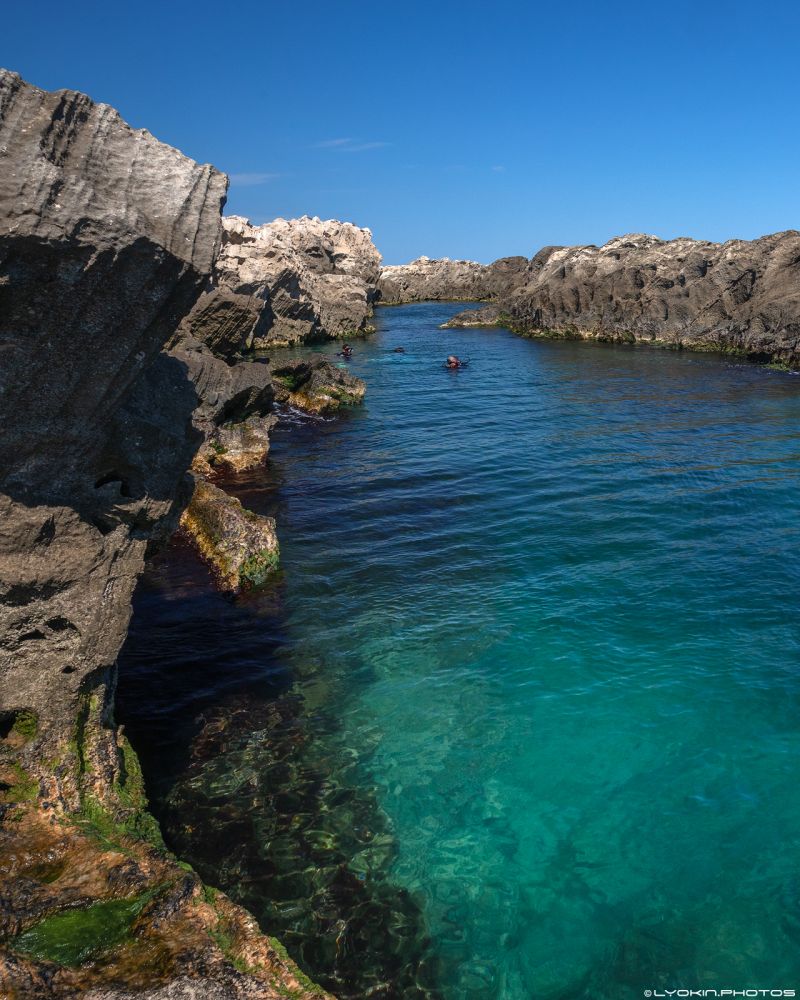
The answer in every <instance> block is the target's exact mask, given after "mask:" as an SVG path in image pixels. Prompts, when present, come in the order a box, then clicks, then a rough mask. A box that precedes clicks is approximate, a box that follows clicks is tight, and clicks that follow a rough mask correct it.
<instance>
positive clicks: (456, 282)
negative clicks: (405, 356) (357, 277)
mask: <svg viewBox="0 0 800 1000" xmlns="http://www.w3.org/2000/svg"><path fill="white" fill-rule="evenodd" d="M527 266H528V260H527V258H526V257H501V258H500V260H496V261H494V263H492V264H479V263H478V262H477V261H474V260H450V258H449V257H442V258H440V259H437V260H434V259H431V258H430V257H418V258H417V259H416V260H412V261H411V263H410V264H389V265H387V266H385V267H382V268H381V270H380V278H379V281H378V301H379V302H380V303H381V304H382V305H402V304H404V303H409V302H425V301H429V302H430V301H464V302H482V301H484V300H487V299H494V298H497V297H499V296H501V295H505V294H507V293H508V292H509V291H510V290H511V289H512V288H514V287H515V286H516V285H517V284H518V283H519V282H520V281H521V280H523V278H524V275H525V270H526V268H527Z"/></svg>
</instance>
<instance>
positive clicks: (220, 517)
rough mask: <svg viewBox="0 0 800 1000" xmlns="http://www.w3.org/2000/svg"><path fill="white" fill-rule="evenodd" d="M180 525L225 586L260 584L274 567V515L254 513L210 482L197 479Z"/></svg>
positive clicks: (276, 552)
mask: <svg viewBox="0 0 800 1000" xmlns="http://www.w3.org/2000/svg"><path fill="white" fill-rule="evenodd" d="M181 526H182V527H183V529H184V530H185V531H186V533H187V534H188V535H189V537H190V538H191V539H192V541H193V542H194V543H195V545H196V546H197V548H198V549H199V551H200V553H201V555H202V556H203V557H204V558H205V559H207V560H208V562H209V563H211V565H212V566H213V568H214V570H215V571H216V573H217V576H218V579H219V583H220V585H221V586H222V587H223V588H224V589H226V590H232V591H238V590H241V589H242V588H248V587H260V586H262V585H263V584H264V583H265V582H266V581H267V580H268V579H269V577H270V576H272V575H273V574H274V572H275V571H276V570H277V568H278V562H279V551H280V550H279V546H278V537H277V534H276V533H275V519H274V518H272V517H263V516H261V515H259V514H254V513H253V512H252V511H249V510H247V509H246V508H244V507H243V506H242V504H241V503H240V501H239V500H237V499H236V498H235V497H232V496H229V495H228V494H227V493H225V492H224V490H221V489H219V488H218V487H216V486H214V485H212V484H211V483H208V482H205V481H204V480H200V481H199V482H198V483H197V485H196V486H195V491H194V495H193V496H192V500H191V502H190V504H189V506H188V507H187V508H186V510H185V511H184V514H183V517H182V518H181Z"/></svg>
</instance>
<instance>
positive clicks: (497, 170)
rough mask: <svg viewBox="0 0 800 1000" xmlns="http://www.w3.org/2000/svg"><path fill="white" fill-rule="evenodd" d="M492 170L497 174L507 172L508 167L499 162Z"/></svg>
mask: <svg viewBox="0 0 800 1000" xmlns="http://www.w3.org/2000/svg"><path fill="white" fill-rule="evenodd" d="M492 170H493V171H494V172H495V173H496V174H504V173H505V172H506V168H505V167H504V166H502V165H500V164H498V165H497V166H496V167H492Z"/></svg>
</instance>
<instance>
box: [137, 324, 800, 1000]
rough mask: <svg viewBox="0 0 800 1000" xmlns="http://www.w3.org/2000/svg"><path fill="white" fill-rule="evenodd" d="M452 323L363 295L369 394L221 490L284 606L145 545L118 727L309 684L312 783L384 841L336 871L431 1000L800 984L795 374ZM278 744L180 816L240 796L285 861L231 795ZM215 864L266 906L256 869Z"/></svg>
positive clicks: (247, 759) (203, 771)
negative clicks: (404, 945) (270, 531)
mask: <svg viewBox="0 0 800 1000" xmlns="http://www.w3.org/2000/svg"><path fill="white" fill-rule="evenodd" d="M455 308H457V307H454V306H452V305H448V304H438V305H431V304H425V305H414V306H408V307H402V308H393V309H384V310H381V311H380V312H379V316H378V327H379V330H378V333H377V335H376V336H375V337H374V338H373V339H372V340H371V341H369V342H367V343H358V344H357V345H356V356H355V358H354V359H353V361H352V362H351V364H350V368H351V370H352V371H353V372H354V373H355V374H357V375H360V376H361V377H363V378H364V379H365V380H366V381H367V383H368V395H367V400H366V405H365V406H364V407H363V408H362V409H359V410H353V411H351V412H349V413H346V414H345V415H344V416H343V417H342V418H340V419H338V420H336V421H333V422H330V423H322V424H305V425H302V426H299V427H298V426H292V425H291V424H286V425H284V426H283V427H282V428H281V429H280V430H279V431H278V432H277V434H276V436H275V443H274V446H273V451H272V455H271V464H270V468H269V470H267V471H264V470H259V471H257V472H256V473H251V474H248V475H246V476H245V477H243V478H242V479H241V480H240V481H239V484H238V487H237V488H238V490H239V493H240V495H242V496H243V497H244V498H245V502H246V503H248V504H249V505H250V506H252V507H254V508H255V509H259V510H262V511H270V512H275V513H276V514H277V516H278V519H279V536H280V541H281V547H282V559H283V565H284V567H285V576H284V580H283V583H282V589H281V593H280V598H279V599H278V598H275V599H274V601H275V606H273V604H272V603H270V601H271V600H272V599H271V598H267V599H266V603H264V601H263V600H262V602H261V603H259V601H258V600H255V601H254V600H253V599H252V598H250V599H243V600H241V601H239V602H238V603H231V602H230V601H227V600H226V599H225V598H222V597H220V596H218V595H216V594H214V593H213V592H212V591H211V590H210V588H208V587H206V586H205V585H203V584H201V583H198V566H197V564H196V561H193V559H192V557H191V556H190V555H189V554H187V552H186V551H184V550H182V549H180V547H179V548H178V549H175V550H173V551H172V554H170V553H168V554H167V556H166V557H164V558H162V563H161V566H160V568H159V567H157V568H156V569H155V570H154V571H153V573H152V578H151V580H150V581H149V583H146V584H145V586H144V588H143V591H142V592H141V594H140V597H139V598H138V600H137V614H136V619H135V622H134V630H133V633H132V638H131V645H130V648H129V650H128V651H127V652H126V655H125V657H124V658H123V679H122V684H121V689H122V703H123V708H124V706H125V704H126V700H127V704H128V705H129V713H130V715H131V718H132V722H131V725H132V726H133V728H134V730H135V727H136V718H137V713H138V717H139V719H140V721H141V717H143V716H144V715H145V714H147V713H148V712H149V713H150V717H151V736H152V733H153V732H154V731H155V730H154V729H153V726H152V717H154V716H158V714H159V711H160V709H159V704H160V702H159V698H161V699H162V701H163V704H165V705H166V704H167V703H169V707H168V708H165V709H164V712H165V716H164V717H165V720H166V722H165V726H164V729H165V733H162V739H163V741H165V742H163V745H167V743H168V742H169V739H168V731H171V727H172V724H173V723H172V722H171V721H170V720H171V719H174V717H175V713H176V708H175V705H174V703H173V700H172V699H174V698H175V697H177V695H176V692H180V698H181V707H180V713H182V714H183V716H184V717H186V716H192V712H193V711H195V712H197V713H199V715H200V716H203V713H205V716H206V717H207V715H208V711H207V707H208V705H210V704H213V703H214V702H215V701H221V700H224V697H225V695H224V692H225V691H226V690H228V689H229V688H233V689H236V690H238V691H239V697H240V701H241V703H242V704H243V705H244V706H245V707H246V706H247V703H248V698H249V697H250V694H253V693H254V692H257V694H258V698H260V699H262V700H263V701H264V703H268V702H269V699H270V698H273V697H275V696H276V693H279V694H280V695H281V697H283V698H284V699H285V698H286V697H289V698H294V699H295V701H294V704H295V706H296V707H297V706H299V707H297V711H298V712H299V714H300V715H302V716H303V717H304V718H305V719H306V720H307V721H308V720H310V728H311V729H313V730H314V738H313V748H312V749H311V750H309V749H308V746H309V745H310V744H304V745H306V750H305V751H304V753H306V754H308V753H311V754H312V755H313V759H314V768H315V769H316V770H315V773H318V774H321V773H325V772H327V776H326V777H324V779H323V780H322V785H323V786H324V787H325V788H329V787H331V788H332V787H335V788H336V789H338V790H339V791H337V795H339V794H340V792H341V789H342V788H343V787H347V788H349V789H355V790H356V792H357V793H359V794H360V793H361V792H363V794H364V795H366V796H367V797H368V800H369V802H370V803H371V808H374V809H375V810H376V812H377V813H378V814H379V815H380V816H381V823H382V832H381V834H380V837H378V838H377V840H378V841H380V840H381V839H383V841H385V843H386V844H389V843H390V845H391V846H390V848H389V847H387V848H386V850H383V851H381V850H376V849H375V847H374V846H370V847H369V848H366V847H364V841H363V840H358V837H356V840H354V841H353V843H352V844H349V842H347V843H346V844H345V848H344V850H345V854H346V855H347V859H346V864H345V865H344V867H345V868H346V869H347V872H348V873H352V874H354V875H355V876H356V877H357V878H358V879H360V880H361V882H363V883H364V884H365V885H366V886H369V885H370V884H371V880H373V881H374V882H375V884H377V883H378V882H380V884H381V885H387V886H392V887H395V888H396V887H400V888H405V889H407V890H408V894H409V899H411V900H413V901H414V905H415V906H416V907H417V908H418V910H419V915H420V917H419V919H420V921H421V923H422V924H423V925H424V926H425V927H426V928H427V933H428V934H429V936H430V940H429V941H428V942H427V943H426V945H425V947H426V948H427V952H428V954H429V958H430V962H431V969H433V970H435V971H434V972H432V973H431V974H430V975H432V976H433V978H434V979H435V980H436V984H435V985H437V986H438V987H439V988H440V989H441V991H442V992H443V994H444V996H445V997H446V998H448V1000H479V998H480V1000H484V998H486V1000H493V998H498V1000H499V998H502V1000H522V998H530V997H536V998H556V997H558V998H564V1000H566V998H570V1000H571V998H590V997H591V998H601V1000H602V998H608V1000H618V998H627V997H631V998H633V997H640V996H642V992H643V990H645V989H647V988H653V989H655V988H664V987H667V988H678V987H693V988H699V987H707V988H714V987H716V988H738V989H742V988H747V987H749V988H770V987H773V986H778V987H789V986H800V982H799V981H798V978H799V976H800V781H798V774H799V773H800V620H799V617H798V611H800V528H799V527H798V514H800V492H799V491H798V473H799V471H800V465H799V464H798V459H799V458H800V445H799V444H798V431H799V430H800V379H798V378H795V377H793V376H791V375H787V374H785V373H780V372H774V371H769V370H766V369H763V368H758V367H755V366H750V365H744V364H735V363H731V362H730V361H726V360H725V359H722V358H717V357H712V356H706V355H693V354H678V353H668V352H662V351H650V350H648V349H645V348H630V347H612V346H606V345H596V344H584V343H572V342H546V341H530V340H524V339H521V338H518V337H515V336H513V335H511V334H510V333H508V332H506V331H503V330H463V331H441V330H439V329H438V324H439V323H441V322H442V321H443V320H444V319H446V318H447V317H448V316H449V315H451V314H452V312H453V311H454V309H455ZM400 345H402V346H404V347H405V349H406V353H405V354H402V355H399V354H394V353H391V349H392V348H394V347H396V346H400ZM334 350H335V348H333V347H331V348H330V349H329V353H333V351H334ZM451 351H452V352H455V353H457V354H459V355H461V356H462V357H463V356H466V357H469V358H470V359H471V364H470V367H469V368H468V369H466V370H463V371H458V372H448V371H445V370H443V369H442V367H441V362H442V359H443V357H444V356H445V355H446V354H447V353H449V352H451ZM164 559H165V560H166V561H164ZM278 605H279V606H278ZM198 636H199V637H202V639H203V641H202V642H199V641H198ZM179 649H182V651H183V652H176V650H179ZM187 649H190V650H192V652H191V654H187V653H186V650H187ZM171 661H174V662H173V663H172V665H171ZM170 671H172V672H170ZM164 675H166V678H167V679H164ZM156 677H159V678H160V680H158V682H157V683H156V681H155V678H156ZM170 678H171V680H170ZM157 688H158V690H157ZM159 691H160V693H159ZM249 693H250V694H249ZM253 697H255V694H253ZM198 706H199V707H198ZM156 728H157V727H156ZM307 728H309V726H308V725H307ZM265 731H266V727H265V726H264V725H261V724H259V726H254V725H251V726H250V727H249V730H248V733H247V734H246V736H245V737H243V738H242V739H241V740H240V742H239V743H237V744H236V751H235V753H231V752H216V751H215V752H214V753H210V754H207V755H206V759H205V760H204V761H203V764H202V767H201V768H200V770H196V771H195V772H192V774H191V776H190V780H188V781H186V782H184V784H183V786H182V790H181V797H180V808H181V809H183V810H185V809H187V808H188V809H189V810H190V811H191V804H192V797H193V796H196V797H198V798H203V801H204V802H205V803H206V804H208V802H211V801H212V799H213V801H214V802H218V801H219V800H220V796H221V797H222V799H224V798H225V795H228V796H229V799H230V801H233V800H236V799H237V796H238V797H239V798H238V801H239V806H240V809H241V810H242V811H243V812H244V813H246V814H247V816H248V817H249V818H250V820H251V821H252V822H251V823H250V825H247V824H245V825H244V826H240V827H236V829H238V830H240V834H239V835H240V836H241V837H242V838H243V839H244V838H248V837H249V838H255V839H256V840H257V839H258V838H259V836H261V837H262V840H263V842H262V843H261V844H260V845H259V852H260V853H259V854H258V856H259V857H263V858H269V857H270V844H271V843H272V842H273V841H272V836H273V835H272V834H270V835H269V836H267V835H266V834H263V829H264V827H260V826H259V822H260V821H259V819H258V814H259V810H265V809H266V808H267V807H266V806H264V794H263V789H262V792H261V793H259V794H258V795H256V794H255V793H250V792H248V793H247V795H245V797H244V799H242V794H243V793H242V791H241V789H242V787H244V786H247V787H248V788H249V787H251V786H252V787H253V788H255V787H257V786H258V785H259V781H260V780H261V779H262V777H263V774H264V773H266V772H265V770H264V769H265V768H266V767H267V765H266V764H264V765H263V766H262V765H261V764H260V763H259V761H260V760H261V759H262V758H261V757H260V756H259V753H260V746H259V741H262V742H263V741H264V740H265V739H266V737H264V732H265ZM154 739H155V737H154ZM157 742H158V740H157V739H156V743H157ZM227 750H230V747H228V748H227ZM196 757H197V752H196V751H195V758H196ZM282 759H283V758H282ZM270 766H272V765H271V764H270ZM299 767H300V771H301V772H302V773H303V774H306V773H307V770H303V768H306V767H307V765H306V764H303V765H301V766H299ZM270 773H272V772H270ZM270 780H271V779H270ZM248 782H249V785H248ZM326 782H327V784H326ZM266 785H267V786H269V785H270V782H269V781H267V782H266ZM212 786H213V789H214V795H213V796H209V794H208V788H209V787H212ZM314 787H315V788H316V786H314ZM310 794H311V793H310ZM313 794H314V795H317V798H318V799H319V795H318V794H317V792H314V793H313ZM320 794H322V793H320ZM348 794H350V793H348ZM248 795H249V796H250V797H249V798H248V797H247V796H248ZM214 796H216V798H214ZM334 798H335V797H334ZM165 801H168V800H167V799H165ZM230 801H228V800H226V802H227V806H226V808H228V807H230ZM322 801H323V802H327V800H326V799H325V798H324V795H323V797H322ZM337 801H338V800H337ZM348 801H349V800H348ZM164 808H167V809H168V806H167V807H164ZM204 808H205V806H204ZM209 808H210V807H209ZM303 808H306V807H303ZM297 809H298V810H299V809H300V807H299V806H298V807H297ZM331 810H332V811H334V812H335V806H332V807H330V808H329V807H328V806H327V805H325V806H324V808H323V809H322V812H323V813H325V814H327V813H328V812H330V811H331ZM176 812H177V807H175V808H174V810H173V827H174V829H175V831H176V832H175V833H174V840H175V841H176V842H177V843H181V844H182V845H183V850H184V851H185V852H186V851H188V852H189V853H190V854H191V850H192V848H191V843H195V844H196V843H197V842H198V840H202V836H203V831H202V822H201V830H200V833H199V834H198V833H197V832H196V831H194V838H195V839H194V840H193V841H192V840H191V838H189V840H186V838H184V841H182V840H181V834H180V830H179V829H178V827H179V826H180V824H179V823H177V821H175V819H174V816H175V814H176ZM288 813H291V808H288ZM220 814H221V813H219V811H218V812H213V810H212V812H211V813H207V812H206V813H203V814H202V815H206V816H207V817H218V816H219V815H220ZM217 822H218V818H207V823H208V826H209V827H211V826H214V825H215V824H216V823H217ZM264 822H266V820H265V821H264ZM348 822H349V821H348ZM166 825H167V826H168V827H169V825H170V824H169V821H167V822H166ZM192 825H193V827H194V825H195V823H194V821H193V824H192ZM317 825H319V824H318V823H317ZM341 826H342V829H343V830H346V829H350V828H352V829H353V830H356V832H357V830H358V824H357V823H355V822H352V823H349V826H348V823H342V824H341ZM259 829H261V830H262V834H259ZM187 836H188V835H187ZM337 836H340V839H343V840H344V841H346V839H347V838H346V834H345V833H341V834H338V835H337ZM369 836H373V834H372V832H370V834H369ZM226 837H227V840H226V842H227V843H228V844H229V845H230V851H229V853H230V854H231V855H232V856H233V857H235V856H236V855H237V851H238V848H236V845H232V844H231V836H227V835H226ZM234 839H235V838H234ZM375 842H376V840H375V838H373V841H371V843H372V844H373V845H374V843H375ZM198 851H199V852H200V853H202V851H201V850H200V849H199V848H198ZM224 853H225V852H224V850H222V849H221V848H220V855H219V860H218V861H216V862H215V863H216V865H217V869H218V871H217V874H218V875H219V879H218V881H219V882H220V884H223V885H225V887H226V888H227V887H231V886H232V887H233V888H234V889H236V887H237V886H238V887H239V889H240V893H239V896H240V898H244V899H245V900H246V901H248V903H249V905H254V906H255V904H254V903H253V899H254V898H255V897H257V896H258V893H259V892H261V893H262V894H263V895H264V896H266V895H267V894H268V893H269V892H270V884H269V883H260V882H258V872H257V871H256V869H257V865H254V864H253V862H252V861H251V862H250V863H249V867H247V878H245V875H244V874H243V872H244V867H243V866H242V865H239V867H238V868H237V866H236V864H235V863H234V861H233V860H231V859H230V858H229V859H228V861H224V860H223V858H222V854H224ZM215 857H216V856H215ZM212 860H213V859H212ZM205 864H206V870H205V871H204V874H207V871H208V866H209V865H211V866H212V867H213V864H212V861H209V860H208V859H206V862H205ZM286 864H287V865H288V866H289V867H290V868H292V867H293V866H294V867H297V868H302V867H303V865H302V863H301V862H300V861H297V860H296V859H295V861H294V862H292V861H287V862H286ZM278 874H280V873H278ZM271 877H272V876H271ZM245 882H247V886H245V885H244V883H245ZM248 886H249V888H248ZM234 894H236V892H235V891H234ZM289 895H291V894H289ZM298 895H299V896H302V895H303V893H302V892H300V890H298ZM287 898H288V897H287ZM265 905H266V904H265ZM291 906H294V907H295V909H294V910H292V909H291ZM255 908H256V909H257V906H255ZM302 908H303V903H302V899H300V901H299V902H298V901H294V902H293V903H291V905H290V904H289V903H287V904H286V908H285V911H282V912H281V913H280V914H276V915H275V919H276V920H278V919H279V920H280V921H282V924H281V926H282V927H289V928H291V926H292V921H293V920H294V921H296V925H297V927H298V928H299V927H300V925H301V923H302V921H303V919H304V917H303V914H302V912H301V911H302ZM264 912H265V913H268V912H272V911H264ZM262 919H264V920H268V919H269V917H268V916H267V917H263V916H262ZM288 941H289V943H290V944H291V941H292V934H291V932H290V933H289V935H288ZM296 943H297V948H298V955H299V957H300V958H301V959H302V960H304V961H305V964H306V965H307V966H308V965H312V966H313V964H314V959H313V958H309V957H308V956H309V955H311V954H312V952H304V950H303V948H304V946H303V943H302V938H301V935H300V934H299V931H298V933H297V935H296ZM312 971H313V969H312ZM381 995H383V994H381ZM386 995H387V996H389V995H406V994H405V993H403V990H402V989H400V988H398V991H397V993H396V994H392V993H391V990H390V991H389V993H387V994H386ZM407 995H411V994H410V993H409V994H407Z"/></svg>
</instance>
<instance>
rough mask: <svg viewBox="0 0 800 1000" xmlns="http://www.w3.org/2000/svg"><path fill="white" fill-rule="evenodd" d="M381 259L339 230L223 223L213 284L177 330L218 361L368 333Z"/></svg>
mask: <svg viewBox="0 0 800 1000" xmlns="http://www.w3.org/2000/svg"><path fill="white" fill-rule="evenodd" d="M380 261H381V257H380V254H379V253H378V251H377V250H376V249H375V246H374V245H373V243H372V236H371V233H370V231H369V230H368V229H359V228H358V227H357V226H354V225H352V224H351V223H347V222H336V221H327V222H323V221H322V220H320V219H317V218H314V219H311V218H308V217H307V216H304V217H303V218H301V219H292V220H286V219H276V220H275V221H274V222H270V223H267V224H266V225H263V226H251V225H250V223H249V222H248V221H247V220H246V219H243V218H240V217H238V216H231V217H229V218H226V219H225V220H224V232H223V243H222V250H221V253H220V256H219V259H218V261H217V265H216V268H215V271H214V276H213V280H212V281H211V283H210V287H209V288H208V290H207V291H206V292H205V294H204V295H203V296H202V297H201V299H200V300H199V301H198V303H197V306H196V307H195V309H194V311H193V312H192V314H191V316H190V317H189V318H188V320H187V321H186V323H185V324H184V330H185V331H186V332H188V333H189V334H190V335H191V336H193V337H194V338H196V339H198V340H201V341H203V342H204V343H206V344H208V346H209V347H210V348H211V349H212V350H213V351H215V352H216V353H218V354H224V355H226V356H233V355H236V354H240V353H242V352H243V351H247V350H250V349H265V348H269V347H275V346H286V345H290V344H297V343H302V342H304V341H310V340H322V339H325V338H339V337H350V336H356V335H358V334H363V333H365V332H368V330H369V318H370V316H371V315H372V303H373V300H374V298H375V295H376V285H377V281H378V275H379V270H380Z"/></svg>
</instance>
